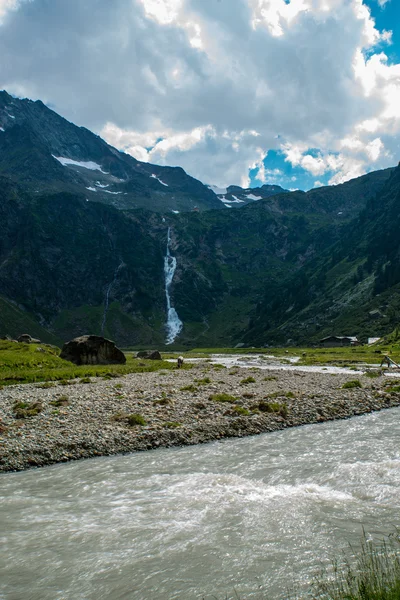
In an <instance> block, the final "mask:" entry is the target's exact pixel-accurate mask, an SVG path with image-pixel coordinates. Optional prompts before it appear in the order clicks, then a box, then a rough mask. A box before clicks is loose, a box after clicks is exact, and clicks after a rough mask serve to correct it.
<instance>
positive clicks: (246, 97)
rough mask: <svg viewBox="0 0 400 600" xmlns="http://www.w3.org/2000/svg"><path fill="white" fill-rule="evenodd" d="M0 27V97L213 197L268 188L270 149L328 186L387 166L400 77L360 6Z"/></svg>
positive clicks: (66, 7)
mask: <svg viewBox="0 0 400 600" xmlns="http://www.w3.org/2000/svg"><path fill="white" fill-rule="evenodd" d="M17 9H18V10H17ZM2 17H3V25H2V26H1V27H0V54H1V56H2V61H1V64H0V86H1V87H4V88H6V89H8V90H9V91H10V92H12V93H16V94H17V95H20V96H21V95H22V96H24V95H26V96H28V97H31V98H41V99H43V100H44V101H47V102H49V103H51V104H52V105H53V106H54V107H55V109H56V110H58V111H59V112H60V113H61V114H63V115H64V116H66V117H67V118H69V119H71V120H73V121H75V122H77V123H78V124H81V125H85V126H87V127H89V128H92V129H94V130H95V131H96V132H99V133H101V135H103V136H104V137H105V138H106V139H107V141H109V142H110V143H111V144H113V145H115V146H117V147H118V148H120V149H123V150H124V151H126V152H129V153H131V154H132V155H133V156H135V157H136V158H138V159H139V160H143V161H150V162H154V163H157V164H172V165H174V164H175V165H181V166H183V167H184V168H185V169H186V170H187V171H188V172H189V173H191V174H192V175H194V176H196V177H198V178H200V179H202V180H203V181H205V182H209V183H216V184H218V185H222V186H223V185H229V184H232V183H242V184H244V185H247V184H248V174H249V169H250V168H258V179H259V180H260V181H262V182H263V181H267V182H268V181H270V180H272V179H274V181H277V173H273V172H269V171H268V169H265V168H264V165H263V158H264V157H265V155H266V154H267V152H268V150H271V149H274V150H277V151H282V152H283V153H284V156H285V157H286V160H287V162H288V163H291V164H292V165H293V166H300V167H302V168H303V169H305V170H306V171H307V172H308V173H310V174H311V175H312V176H313V177H316V178H320V177H321V176H322V175H324V174H325V175H326V174H329V177H330V180H331V182H332V183H337V182H340V181H342V180H344V179H346V178H349V177H351V176H353V175H355V174H356V175H358V174H362V173H363V172H365V171H366V170H368V169H371V168H379V167H382V166H388V165H390V164H393V163H394V162H395V161H396V158H395V157H396V151H397V148H398V140H399V135H400V116H399V113H398V108H397V107H398V106H399V100H400V65H392V64H389V63H388V60H387V57H386V54H385V53H384V48H385V44H388V43H390V32H380V31H378V30H377V29H376V27H375V24H374V21H373V19H372V18H371V14H370V11H369V9H368V7H367V6H365V5H364V4H363V2H362V0H291V1H290V2H289V3H287V2H286V1H285V0H218V1H217V0H113V2H112V3H110V2H109V1H108V0H85V2H82V1H81V0H68V3H66V2H65V0H52V1H51V3H50V2H48V0H33V1H31V2H27V1H24V2H18V0H0V20H1V19H2ZM310 148H313V149H317V151H313V152H311V151H310V150H309V149H310Z"/></svg>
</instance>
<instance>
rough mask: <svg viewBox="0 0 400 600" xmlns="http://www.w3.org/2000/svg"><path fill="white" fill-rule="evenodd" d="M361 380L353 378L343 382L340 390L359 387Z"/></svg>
mask: <svg viewBox="0 0 400 600" xmlns="http://www.w3.org/2000/svg"><path fill="white" fill-rule="evenodd" d="M361 387H362V385H361V382H360V381H359V379H353V380H352V381H346V383H344V384H343V385H342V390H352V389H354V388H361Z"/></svg>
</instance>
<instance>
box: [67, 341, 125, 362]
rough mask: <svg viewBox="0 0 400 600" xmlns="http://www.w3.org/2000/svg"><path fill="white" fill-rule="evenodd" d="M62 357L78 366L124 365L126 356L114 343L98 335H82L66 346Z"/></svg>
mask: <svg viewBox="0 0 400 600" xmlns="http://www.w3.org/2000/svg"><path fill="white" fill-rule="evenodd" d="M60 357H61V358H63V359H64V360H69V361H70V362H73V363H75V364H76V365H116V364H118V365H124V364H125V363H126V358H125V354H124V353H123V352H121V350H120V349H119V348H117V347H116V345H115V344H114V342H111V341H110V340H106V339H105V338H103V337H100V336H98V335H82V336H81V337H77V338H75V339H74V340H71V341H70V342H67V343H66V344H64V346H63V348H62V351H61V354H60Z"/></svg>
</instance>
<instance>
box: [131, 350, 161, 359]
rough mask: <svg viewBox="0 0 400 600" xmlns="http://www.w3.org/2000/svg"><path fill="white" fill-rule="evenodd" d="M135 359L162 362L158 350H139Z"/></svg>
mask: <svg viewBox="0 0 400 600" xmlns="http://www.w3.org/2000/svg"><path fill="white" fill-rule="evenodd" d="M136 358H145V359H147V360H162V357H161V354H160V353H159V351H158V350H140V351H139V352H138V353H137V354H136Z"/></svg>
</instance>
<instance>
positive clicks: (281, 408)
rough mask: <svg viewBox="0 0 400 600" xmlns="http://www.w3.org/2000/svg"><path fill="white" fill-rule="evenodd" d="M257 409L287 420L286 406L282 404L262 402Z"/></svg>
mask: <svg viewBox="0 0 400 600" xmlns="http://www.w3.org/2000/svg"><path fill="white" fill-rule="evenodd" d="M256 408H258V410H260V411H261V412H266V413H275V414H279V415H280V416H281V417H283V418H284V419H286V417H287V414H288V409H287V406H286V404H281V403H280V402H265V401H261V402H260V403H259V404H258V405H257V407H256Z"/></svg>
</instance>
